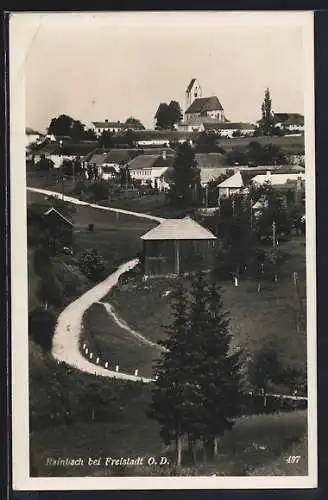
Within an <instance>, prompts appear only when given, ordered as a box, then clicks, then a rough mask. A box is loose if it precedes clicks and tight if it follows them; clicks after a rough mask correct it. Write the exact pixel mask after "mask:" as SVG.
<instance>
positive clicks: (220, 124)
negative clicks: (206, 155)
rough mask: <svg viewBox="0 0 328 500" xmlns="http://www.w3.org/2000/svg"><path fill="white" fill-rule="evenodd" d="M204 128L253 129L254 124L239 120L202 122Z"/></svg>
mask: <svg viewBox="0 0 328 500" xmlns="http://www.w3.org/2000/svg"><path fill="white" fill-rule="evenodd" d="M203 125H204V128H205V130H235V129H237V130H249V129H255V125H252V124H251V123H241V122H214V123H211V122H204V123H203Z"/></svg>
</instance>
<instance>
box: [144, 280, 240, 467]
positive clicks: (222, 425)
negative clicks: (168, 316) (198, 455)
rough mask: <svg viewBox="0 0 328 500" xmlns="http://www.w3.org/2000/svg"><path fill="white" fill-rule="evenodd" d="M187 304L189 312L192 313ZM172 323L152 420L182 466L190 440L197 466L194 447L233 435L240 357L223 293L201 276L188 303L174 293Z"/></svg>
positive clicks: (160, 366) (159, 368)
mask: <svg viewBox="0 0 328 500" xmlns="http://www.w3.org/2000/svg"><path fill="white" fill-rule="evenodd" d="M188 303H189V304H190V306H189V307H188ZM172 307H173V312H174V321H173V324H172V326H171V328H170V330H169V335H170V336H169V338H168V339H167V340H165V341H163V342H161V344H162V345H163V346H164V347H166V349H167V351H166V352H165V353H164V355H163V358H162V359H161V360H160V362H159V364H158V366H157V381H156V383H155V388H154V391H153V402H152V408H151V416H152V417H153V418H155V419H156V420H158V421H159V423H160V425H161V435H162V437H163V439H164V442H165V443H166V444H168V443H170V442H171V441H173V440H175V441H176V450H177V465H178V466H180V465H181V453H182V451H181V450H182V441H181V440H182V437H183V436H187V437H188V443H189V449H190V451H191V452H192V455H193V458H194V461H195V446H194V445H195V443H196V441H197V440H199V439H203V440H204V441H210V442H211V443H212V446H213V450H214V454H216V453H217V437H218V436H220V435H222V434H223V433H224V431H225V430H228V429H231V427H232V425H233V421H234V417H235V416H237V415H238V412H239V408H240V396H241V377H240V354H239V352H234V353H232V352H231V346H230V342H231V336H230V333H229V319H228V315H227V313H226V312H224V311H223V305H222V299H221V294H220V290H219V289H218V288H217V287H215V286H214V285H212V286H210V287H209V285H208V282H207V281H206V280H205V278H204V275H203V274H202V273H201V272H200V271H199V272H197V274H196V276H195V278H194V280H193V282H192V286H191V290H190V294H189V299H188V300H187V296H186V293H185V292H184V291H183V289H182V288H181V286H180V287H179V288H178V289H177V291H176V292H175V293H174V302H173V304H172Z"/></svg>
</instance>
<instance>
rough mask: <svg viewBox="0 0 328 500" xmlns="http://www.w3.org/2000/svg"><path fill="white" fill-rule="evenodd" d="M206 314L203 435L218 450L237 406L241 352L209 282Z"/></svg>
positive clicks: (202, 364) (215, 289)
mask: <svg viewBox="0 0 328 500" xmlns="http://www.w3.org/2000/svg"><path fill="white" fill-rule="evenodd" d="M207 313H208V317H207V321H206V322H205V323H204V330H203V341H204V342H203V351H202V358H203V360H202V362H200V363H199V367H200V368H201V367H203V368H202V378H200V384H201V387H202V391H203V394H204V397H205V401H206V403H205V405H204V412H203V414H202V422H203V426H204V432H203V437H204V439H205V440H206V441H210V442H211V443H212V445H213V453H214V455H216V454H217V452H218V437H219V436H222V435H223V434H224V432H225V431H226V430H229V429H231V428H232V426H233V424H234V417H236V416H238V414H239V413H240V407H241V396H242V377H241V351H240V350H236V349H232V346H231V341H232V336H231V333H230V319H229V313H228V312H227V311H225V310H224V306H223V302H222V297H221V289H220V287H219V286H217V285H215V284H211V286H210V287H209V292H208V311H207Z"/></svg>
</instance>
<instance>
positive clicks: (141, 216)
mask: <svg viewBox="0 0 328 500" xmlns="http://www.w3.org/2000/svg"><path fill="white" fill-rule="evenodd" d="M26 189H27V190H28V191H34V192H35V193H40V194H43V195H45V196H54V197H56V198H60V199H61V200H64V201H67V202H69V203H73V204H74V205H84V206H87V207H92V208H98V209H100V210H107V211H108V212H115V213H119V214H125V215H132V216H133V217H139V219H149V220H153V221H155V222H163V221H165V219H164V218H163V217H156V216H155V215H149V214H143V213H141V212H131V211H130V210H124V209H123V208H112V207H105V206H104V205H97V204H96V203H88V202H86V201H81V200H78V199H77V198H73V197H72V196H66V195H64V196H63V195H62V194H61V193H57V192H56V191H49V190H48V189H41V188H34V187H28V186H27V187H26Z"/></svg>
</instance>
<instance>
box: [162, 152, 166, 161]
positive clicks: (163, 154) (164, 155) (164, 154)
mask: <svg viewBox="0 0 328 500" xmlns="http://www.w3.org/2000/svg"><path fill="white" fill-rule="evenodd" d="M162 158H163V160H166V151H162Z"/></svg>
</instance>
